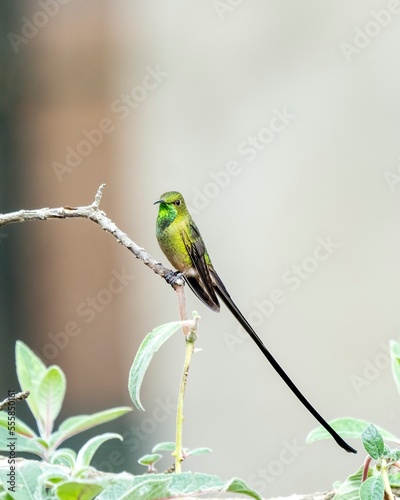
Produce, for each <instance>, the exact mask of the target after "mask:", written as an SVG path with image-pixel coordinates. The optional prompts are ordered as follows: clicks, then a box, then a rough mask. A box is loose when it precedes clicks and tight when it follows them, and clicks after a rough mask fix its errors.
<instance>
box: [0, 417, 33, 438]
mask: <svg viewBox="0 0 400 500" xmlns="http://www.w3.org/2000/svg"><path fill="white" fill-rule="evenodd" d="M14 423H15V432H16V434H18V439H19V437H20V436H26V437H38V436H37V434H36V432H35V431H34V430H32V429H31V428H30V427H29V426H28V425H26V424H25V423H24V422H23V421H22V420H20V419H19V418H18V417H16V418H15V421H14ZM0 427H4V428H5V429H7V431H8V416H7V412H5V411H0Z"/></svg>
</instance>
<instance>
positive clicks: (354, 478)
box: [333, 466, 372, 500]
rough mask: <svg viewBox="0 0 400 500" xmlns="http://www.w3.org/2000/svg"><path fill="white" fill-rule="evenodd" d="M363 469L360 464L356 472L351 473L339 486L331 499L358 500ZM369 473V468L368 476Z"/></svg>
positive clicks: (370, 472)
mask: <svg viewBox="0 0 400 500" xmlns="http://www.w3.org/2000/svg"><path fill="white" fill-rule="evenodd" d="M363 470H364V466H361V467H360V468H359V469H358V471H357V472H355V473H354V474H351V475H350V476H349V477H348V478H347V479H346V481H345V482H344V483H342V484H341V485H340V486H339V488H338V489H337V491H336V494H335V496H334V497H333V500H359V499H360V486H361V480H362V475H363ZM371 474H372V471H371V469H369V470H368V475H369V476H370V475H371Z"/></svg>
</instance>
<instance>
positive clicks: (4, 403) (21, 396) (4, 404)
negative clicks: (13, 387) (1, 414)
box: [0, 391, 30, 411]
mask: <svg viewBox="0 0 400 500" xmlns="http://www.w3.org/2000/svg"><path fill="white" fill-rule="evenodd" d="M29 394H30V392H29V391H24V392H18V393H17V394H16V395H15V396H12V397H9V398H6V399H5V400H4V401H1V402H0V411H1V410H4V408H7V406H10V404H11V405H12V404H13V402H14V401H23V400H24V399H26V398H27V397H28V396H29Z"/></svg>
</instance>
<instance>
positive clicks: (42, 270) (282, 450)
mask: <svg viewBox="0 0 400 500" xmlns="http://www.w3.org/2000/svg"><path fill="white" fill-rule="evenodd" d="M49 3H51V2H49ZM4 4H5V5H8V6H9V5H10V2H5V3H4ZM57 5H58V7H59V9H58V10H57V12H56V14H54V15H53V16H52V17H51V19H50V18H49V20H48V22H47V23H44V22H43V24H44V25H43V27H41V28H40V29H37V33H35V34H34V35H33V34H32V36H31V38H29V39H28V38H27V39H26V43H22V42H21V43H20V44H19V45H17V46H16V43H17V42H16V39H14V40H13V41H11V40H10V38H9V37H8V38H7V41H8V46H7V47H6V50H3V54H4V57H5V58H6V59H7V61H8V63H7V64H8V65H6V66H4V67H5V68H7V71H12V68H17V69H18V82H19V89H20V90H19V92H20V94H19V96H20V97H19V100H18V102H17V103H14V104H13V108H12V109H13V113H12V116H13V118H12V119H13V127H14V128H13V132H14V134H15V138H16V139H15V143H14V142H13V143H12V145H13V148H14V152H13V155H14V156H13V157H14V162H15V163H14V164H13V166H12V168H15V169H16V170H15V171H14V173H13V176H12V177H11V176H10V175H8V174H7V172H9V171H10V166H9V165H7V163H6V162H5V163H4V165H3V166H2V173H1V178H2V179H5V180H8V183H7V188H6V190H5V189H4V187H3V186H2V190H3V191H4V192H5V191H6V192H7V193H8V196H6V197H3V198H2V200H3V201H2V206H1V207H0V210H1V211H2V212H7V211H11V210H16V209H18V208H33V207H42V206H60V205H72V206H74V205H82V204H88V203H91V202H92V200H93V198H94V194H95V192H96V190H97V188H98V186H99V184H100V183H102V182H106V183H107V187H106V189H105V192H104V196H103V201H102V208H103V210H105V211H106V212H107V214H108V215H109V216H110V217H111V218H112V219H113V220H114V221H115V222H116V223H117V224H118V225H119V227H121V229H123V230H124V231H126V232H127V233H128V234H129V235H130V236H131V237H132V238H133V239H134V240H135V241H136V242H137V243H138V244H139V245H141V246H143V247H145V248H146V249H147V250H148V251H149V252H150V253H151V254H153V255H155V256H157V257H158V258H160V259H163V257H162V255H161V252H160V250H159V248H158V246H157V243H156V241H155V236H154V220H155V216H156V210H157V209H156V208H155V207H153V206H152V202H153V201H154V200H156V199H157V198H158V197H159V195H160V194H161V193H162V192H164V191H166V190H170V189H177V190H180V191H181V192H182V193H183V194H184V195H185V197H186V200H187V203H188V204H189V205H190V207H191V209H192V213H193V215H195V218H196V221H197V223H198V225H199V227H200V229H201V231H202V233H203V236H204V238H205V240H206V242H207V245H208V249H209V251H210V253H211V255H212V258H213V262H214V265H215V267H216V268H217V270H218V272H219V274H220V275H221V277H222V278H223V279H224V281H225V283H226V285H227V288H228V289H229V290H230V292H231V294H232V296H233V297H234V299H235V300H236V301H237V303H238V305H240V307H241V309H242V310H243V312H244V314H245V315H246V316H248V317H249V319H250V320H251V322H252V323H253V324H254V325H255V326H256V327H257V330H258V331H259V333H260V336H261V337H262V339H263V340H264V341H265V343H266V344H267V345H268V346H269V347H270V348H271V351H272V352H273V353H274V354H275V355H276V357H277V359H278V360H279V361H280V362H281V364H282V365H283V366H284V367H285V368H286V369H287V371H288V373H289V374H290V376H291V377H292V378H293V379H294V380H295V381H296V383H297V384H298V386H299V387H300V388H301V389H302V390H303V391H304V393H305V394H306V396H307V397H308V398H309V399H310V401H311V402H312V403H313V404H314V405H315V406H316V407H317V409H318V410H319V411H320V412H321V413H322V414H323V416H324V417H325V418H327V419H332V418H335V417H340V416H354V417H359V418H364V419H366V420H368V421H373V422H375V423H377V424H380V425H382V426H383V427H386V428H388V429H389V430H391V431H392V432H394V433H396V432H397V433H398V432H399V431H398V420H399V415H398V410H397V409H396V408H397V406H396V403H395V404H393V401H396V398H397V397H398V394H396V390H395V387H394V384H393V383H392V381H391V375H390V368H389V363H388V355H387V351H386V348H385V346H386V345H387V343H388V341H389V339H391V338H397V339H399V336H400V335H399V317H398V309H399V308H398V297H397V291H398V288H399V284H400V266H399V259H398V255H399V243H400V241H399V231H398V230H397V228H398V221H397V219H398V213H399V211H398V209H399V189H400V187H399V184H397V183H396V175H397V174H398V168H399V154H400V152H399V141H398V139H399V131H400V127H399V119H398V116H399V97H398V88H399V83H400V70H399V68H400V64H399V58H400V55H399V52H398V50H397V47H398V43H399V36H400V35H399V31H398V24H399V22H400V7H397V6H396V4H395V2H387V1H381V2H377V1H363V2H361V1H358V2H353V3H352V4H349V3H348V2H344V1H339V2H334V3H333V2H318V1H315V0H314V1H311V0H308V1H305V2H301V3H296V2H289V1H282V0H281V1H279V2H278V1H272V0H271V1H267V2H265V1H264V2H263V1H253V2H233V1H232V2H230V1H228V0H226V1H221V2H219V1H208V2H179V1H170V2H161V1H147V2H145V1H137V2H125V1H113V2H111V1H101V2H100V1H96V2H95V1H89V0H88V1H84V2H74V1H69V2H66V1H64V2H58V3H57ZM55 8H56V7H55ZM15 9H16V7H15V6H14V17H13V19H14V20H13V21H10V26H11V27H10V28H7V27H4V30H3V31H5V35H6V37H7V34H8V33H9V32H13V33H16V34H17V35H18V36H21V35H22V30H23V29H24V28H23V27H24V22H25V21H24V18H26V19H28V20H30V21H32V20H34V19H35V20H36V22H38V20H39V23H40V19H41V18H40V15H39V14H38V13H39V12H42V11H43V3H41V2H36V1H35V2H27V1H25V2H18V9H20V10H18V11H16V10H15ZM35 16H36V17H35ZM33 32H34V30H33ZM25 38H26V37H25ZM2 44H3V46H4V33H3V40H2ZM10 85H11V84H10ZM7 99H8V98H6V99H5V100H6V102H8V101H7ZM4 134H7V130H4V127H3V137H4ZM6 137H7V136H6ZM6 142H7V141H6ZM90 145H92V147H91V146H90ZM4 172H6V173H4ZM15 172H18V175H15ZM10 193H12V196H10ZM3 231H4V232H5V233H7V235H8V236H7V238H6V239H4V240H3V241H2V240H0V252H2V253H1V255H2V259H5V258H7V259H11V260H9V262H10V263H12V264H13V271H12V277H13V280H12V283H8V281H7V282H6V281H5V280H4V281H3V283H4V286H5V287H6V289H8V288H10V289H12V290H15V293H13V294H12V299H13V302H12V303H11V304H10V306H9V311H8V317H9V320H8V321H9V323H8V325H7V324H6V323H2V330H3V331H2V333H1V334H2V337H1V338H2V339H4V338H7V339H10V337H11V338H12V339H13V340H15V339H22V340H24V341H25V342H27V343H28V345H30V346H31V347H32V348H34V349H35V351H36V352H37V353H38V354H39V355H41V357H42V359H43V360H44V361H46V362H47V363H48V364H51V363H56V364H59V365H60V366H61V367H62V368H63V369H64V371H65V372H66V375H67V380H68V392H67V398H66V406H65V408H64V410H63V415H62V416H63V417H65V416H67V415H71V414H75V413H88V412H91V411H96V410H100V409H104V408H107V407H111V406H117V405H122V404H129V396H128V393H127V389H126V386H127V377H128V372H129V367H130V364H131V362H132V360H133V357H134V355H135V352H136V350H137V347H138V345H139V342H140V340H141V339H142V338H143V337H144V335H145V334H146V333H147V332H148V331H150V330H151V329H152V328H153V327H155V326H157V325H159V324H161V323H163V322H166V321H171V320H175V319H176V318H177V315H178V311H177V305H176V300H175V297H174V294H173V292H172V291H171V289H170V288H169V287H168V286H166V285H165V283H163V282H162V281H161V280H160V279H159V278H158V277H156V276H154V275H153V274H152V273H151V272H149V270H148V269H147V268H145V266H143V265H142V264H141V263H140V262H138V261H135V260H134V259H133V258H132V256H131V255H130V254H129V253H128V252H127V251H126V250H124V249H123V248H122V247H120V246H119V245H116V242H115V241H113V239H112V238H111V237H110V236H109V235H106V234H104V233H103V232H102V231H100V230H99V228H98V227H96V226H95V225H94V224H91V223H89V222H88V221H78V220H72V221H51V222H42V223H32V224H25V225H20V226H19V227H15V226H14V227H13V228H11V227H10V229H9V228H5V229H3V230H2V232H3ZM10 249H12V250H13V251H12V252H11V251H10ZM4 269H5V268H4V266H3V268H2V272H5V271H4ZM115 276H119V277H120V280H121V282H122V283H123V286H122V288H121V291H120V292H118V293H114V294H113V295H112V299H111V301H108V299H106V298H105V297H106V296H107V297H108V294H107V292H104V290H107V289H108V288H109V284H110V280H111V279H112V278H113V277H115ZM4 295H7V294H4V292H3V296H4ZM187 296H188V305H189V310H192V309H197V310H199V312H200V314H201V316H202V321H201V326H200V339H199V342H198V345H199V347H202V348H203V350H202V351H201V352H200V353H198V354H196V356H195V359H194V360H193V363H192V366H191V371H190V377H189V383H188V389H187V398H186V409H185V416H186V420H185V429H184V442H185V446H188V447H196V446H209V447H211V448H212V449H213V450H214V452H213V454H212V455H210V456H207V457H198V458H194V459H193V460H192V462H191V463H188V464H187V465H186V466H185V467H186V468H187V469H191V470H201V471H207V472H214V473H217V474H220V475H221V476H222V477H225V478H228V477H231V476H234V475H235V476H239V477H241V478H243V479H245V480H247V481H249V482H250V483H251V484H253V485H254V486H255V487H257V488H258V489H259V490H260V492H261V493H262V494H263V495H264V496H273V495H278V494H280V495H284V494H290V493H293V492H301V491H302V492H306V491H310V492H311V491H315V490H327V489H329V488H330V487H331V485H332V483H333V482H334V481H336V480H340V479H344V478H345V477H346V476H347V475H348V474H350V473H352V472H353V471H355V470H356V468H357V467H358V466H359V465H360V464H361V461H362V457H361V455H362V453H361V455H360V454H359V456H354V457H352V456H348V455H346V454H344V452H343V451H342V450H340V449H339V448H338V447H336V445H334V444H333V443H332V442H321V443H316V444H313V445H305V444H304V440H305V436H306V435H307V433H308V432H309V431H310V430H311V429H312V428H314V427H315V426H316V423H315V422H314V421H313V419H312V417H311V416H310V415H308V414H307V412H306V410H304V409H303V408H302V406H301V405H300V404H299V403H298V401H297V400H296V399H295V398H294V396H293V395H292V394H291V393H290V392H289V391H288V390H287V388H286V387H285V386H284V385H283V383H282V382H281V381H280V380H279V379H278V377H277V376H276V374H275V373H274V372H273V371H272V369H271V368H270V367H269V366H267V363H266V362H265V361H264V359H263V358H262V356H261V355H260V353H259V352H258V350H257V349H256V348H255V346H253V345H252V344H251V342H250V341H249V340H247V339H246V337H245V335H244V334H243V332H241V331H240V330H238V327H237V325H236V324H235V322H234V320H233V319H232V318H231V317H230V315H229V313H227V312H226V311H225V310H223V311H221V314H219V315H216V314H214V313H212V312H211V311H208V310H207V309H206V308H205V307H203V306H202V305H201V304H199V303H198V301H197V300H196V299H195V298H193V297H192V296H191V295H190V292H188V293H187ZM93 298H94V299H95V300H96V301H97V302H96V304H97V305H96V306H94V305H93V304H94V302H93V301H92V299H93ZM7 300H10V298H9V297H8V298H7ZM102 301H103V302H104V303H103V304H102ZM107 301H108V302H107ZM98 303H100V306H99V305H98ZM70 321H73V322H76V323H77V325H78V327H79V329H80V330H81V332H80V334H79V335H78V336H76V337H74V338H69V337H68V336H66V332H65V330H66V325H67V323H68V322H70ZM9 325H12V328H11V332H10V331H9V328H10V326H9ZM63 340H64V342H63ZM2 342H3V340H2ZM12 348H13V345H12V344H11V343H10V342H9V343H8V347H7V349H8V351H9V353H10V354H9V357H12V350H11V349H12ZM183 350H184V346H183V342H182V338H181V337H180V336H179V335H177V336H176V338H173V339H172V340H171V341H169V343H168V344H167V345H165V346H164V347H163V348H162V350H160V352H159V353H158V354H157V355H156V357H155V359H154V361H153V363H152V365H151V367H150V370H149V373H148V376H147V378H146V381H145V385H144V388H143V403H144V406H145V408H146V410H147V411H146V413H145V414H139V412H138V411H136V410H135V411H134V412H133V413H132V414H131V415H129V416H127V417H124V419H123V420H121V425H123V428H122V430H121V432H122V433H123V434H124V435H125V438H126V442H125V444H121V445H120V444H115V445H114V444H112V445H110V446H109V447H108V448H107V447H105V450H103V455H101V456H99V458H98V465H100V464H101V465H102V466H103V468H105V469H108V470H110V469H112V470H123V469H125V470H130V471H139V470H140V469H139V468H138V466H136V465H135V457H137V456H138V455H140V454H143V453H145V452H148V451H149V450H150V449H151V447H152V446H153V445H154V444H155V443H157V442H158V441H161V440H173V439H174V420H175V418H174V403H175V402H176V393H177V387H178V381H179V376H180V371H181V365H182V362H183ZM371 366H372V367H373V366H375V367H376V369H375V371H373V370H372V369H371V368H370V367H371ZM369 370H370V371H369ZM9 380H11V381H13V380H14V375H13V374H12V367H10V368H9V369H8V371H7V374H6V376H2V378H1V381H0V383H1V387H3V390H6V389H7V387H8V386H9V385H10V384H11V383H14V382H10V381H9ZM110 428H112V429H116V425H112V426H111V427H110ZM116 430H118V429H116ZM356 447H357V448H358V449H359V450H360V451H361V447H360V444H359V443H357V444H356ZM114 449H118V450H120V451H121V452H122V453H123V454H124V458H123V459H122V460H121V461H120V462H119V463H117V464H116V463H112V462H111V461H110V457H111V456H112V455H111V454H112V451H113V450H114ZM282 457H286V458H285V459H283V458H282ZM287 457H289V458H287ZM163 465H165V468H167V467H168V466H169V465H170V461H169V460H167V461H166V462H165V464H164V463H163V464H162V465H161V469H162V467H163ZM311 470H312V471H313V474H310V472H309V471H311Z"/></svg>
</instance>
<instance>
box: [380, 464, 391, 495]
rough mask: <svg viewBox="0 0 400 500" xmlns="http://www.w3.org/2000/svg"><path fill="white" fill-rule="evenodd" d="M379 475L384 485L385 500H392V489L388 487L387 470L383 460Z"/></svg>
mask: <svg viewBox="0 0 400 500" xmlns="http://www.w3.org/2000/svg"><path fill="white" fill-rule="evenodd" d="M381 474H382V479H383V484H384V485H385V498H388V499H389V500H394V496H393V493H392V488H391V487H390V482H389V476H388V468H387V465H386V460H385V459H382V468H381Z"/></svg>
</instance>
